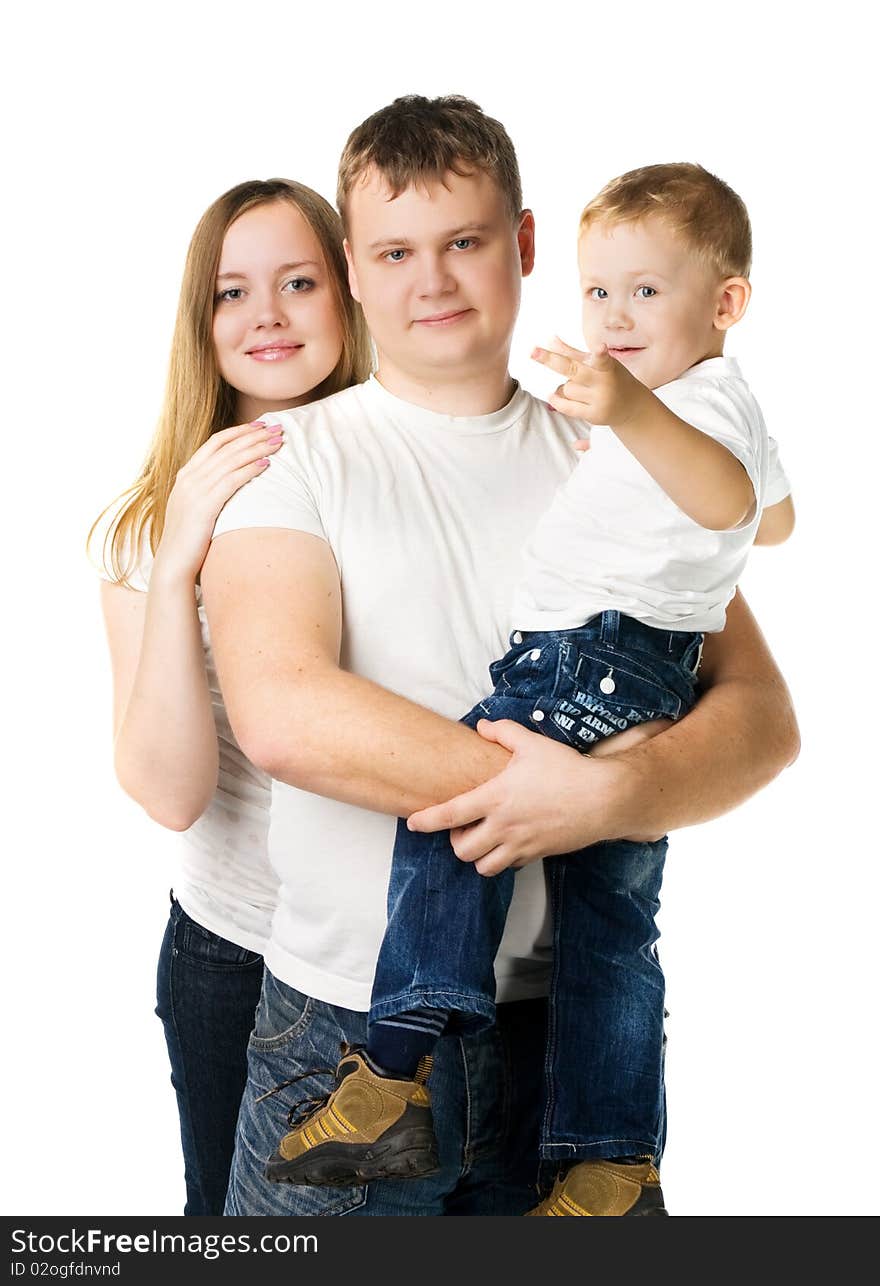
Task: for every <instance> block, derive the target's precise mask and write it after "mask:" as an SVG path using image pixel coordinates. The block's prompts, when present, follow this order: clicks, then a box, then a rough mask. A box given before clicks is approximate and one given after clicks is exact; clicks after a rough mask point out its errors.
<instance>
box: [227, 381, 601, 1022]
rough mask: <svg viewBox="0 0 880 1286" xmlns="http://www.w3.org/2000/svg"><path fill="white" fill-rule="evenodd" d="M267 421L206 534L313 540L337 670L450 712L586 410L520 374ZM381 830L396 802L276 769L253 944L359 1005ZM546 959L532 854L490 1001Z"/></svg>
mask: <svg viewBox="0 0 880 1286" xmlns="http://www.w3.org/2000/svg"><path fill="white" fill-rule="evenodd" d="M263 418H264V419H265V420H267V422H278V423H280V424H282V425H283V426H284V430H285V440H284V444H283V446H282V447H281V448H280V450H279V451H278V452H276V454H275V455H273V456H272V457H271V464H270V466H269V468H268V469H267V470H266V471H265V473H264V474H262V475H261V476H260V477H259V478H256V479H254V481H253V482H250V483H249V484H248V485H247V486H245V487H243V488H242V489H241V490H240V491H239V492H237V494H236V495H235V496H233V497H232V499H231V500H230V501H229V503H228V504H227V505H226V507H225V509H224V510H223V512H222V513H221V515H220V518H219V520H218V522H217V526H216V529H215V538H216V537H219V536H221V535H222V534H223V533H225V532H230V531H234V530H237V529H241V528H253V527H276V528H279V527H280V528H288V529H292V530H296V531H303V532H308V533H310V534H312V535H314V536H317V537H319V538H320V539H322V540H326V541H327V542H328V543H329V545H330V548H331V550H332V552H333V555H334V558H335V560H336V563H337V566H338V568H339V575H340V579H341V584H342V596H343V633H342V652H341V664H342V667H343V668H344V669H346V670H349V671H351V672H353V673H356V674H360V675H363V676H364V677H365V678H368V679H371V680H373V681H374V682H376V683H379V684H381V685H382V686H383V687H386V688H389V689H391V690H392V691H394V692H397V693H399V694H400V695H402V696H404V697H407V698H409V699H410V700H411V701H414V702H416V703H418V704H420V705H423V706H427V707H429V708H431V709H433V710H435V711H437V712H438V713H440V714H442V715H445V716H447V717H449V718H451V719H457V718H460V717H461V716H462V715H463V714H464V713H465V712H466V711H467V710H469V709H470V708H471V707H472V706H473V705H474V704H475V703H476V702H477V701H478V700H479V699H480V698H481V697H482V696H484V695H485V693H486V692H487V691H488V690H490V684H489V679H488V673H487V669H488V666H489V663H490V662H491V661H493V660H494V659H495V658H496V657H498V656H501V655H502V654H503V653H504V652H505V651H506V650H507V646H508V644H507V634H508V631H509V628H510V620H509V616H510V602H511V599H512V595H513V590H514V586H515V583H516V580H517V577H518V575H519V571H520V557H521V553H522V548H523V545H524V543H525V541H526V540H527V538H528V537H529V535H530V534H531V532H532V530H533V529H534V527H535V524H536V523H537V521H538V519H539V518H540V516H541V515H542V514H543V512H544V511H545V510H546V508H547V506H548V504H549V503H550V501H551V499H552V497H553V494H554V492H555V491H556V489H557V488H558V487H559V485H560V483H562V482H563V481H564V480H565V479H566V478H567V477H568V475H569V473H570V472H571V469H572V465H573V460H574V453H573V450H572V443H573V441H574V440H575V439H576V438H578V437H580V436H582V434H583V431H584V427H583V425H582V424H579V423H577V422H576V421H572V420H570V419H567V418H566V417H565V416H563V415H560V414H558V413H557V412H555V411H553V410H551V409H550V408H549V407H548V406H547V405H546V404H545V403H542V402H539V401H538V400H537V399H536V398H534V397H532V396H531V395H530V394H528V393H526V392H524V391H523V390H522V389H517V390H516V392H515V393H514V395H513V397H512V399H511V401H510V402H509V403H508V404H507V406H505V407H503V408H502V409H501V410H500V411H496V412H494V413H493V414H491V415H483V416H476V417H461V416H448V415H442V414H438V413H437V412H434V411H429V410H424V409H422V408H420V407H416V406H412V405H410V404H409V403H407V402H403V401H401V400H399V399H398V398H396V397H394V396H393V395H392V394H390V393H389V392H388V391H387V390H386V389H385V388H383V387H382V385H381V384H380V383H379V382H378V381H377V380H376V379H375V378H373V379H370V380H368V381H367V383H365V384H361V385H359V386H357V387H355V388H352V389H347V390H346V391H345V392H343V393H338V394H336V395H335V396H334V397H331V398H327V399H325V400H324V401H321V402H316V403H314V404H312V405H310V406H307V407H302V408H299V409H298V410H296V411H289V412H283V413H281V414H278V415H269V416H264V417H263ZM292 606H294V605H292ZM323 717H324V718H325V719H326V720H327V724H328V730H329V732H330V735H333V736H337V737H340V738H343V737H344V738H348V739H352V740H356V739H357V737H358V728H357V726H356V725H352V724H351V723H342V722H341V721H340V722H338V723H337V725H336V726H334V718H335V715H334V711H333V710H332V709H328V710H327V711H326V712H325V714H324V716H323ZM296 734H297V730H296V727H295V726H294V727H291V729H290V735H291V737H294V738H295V737H296ZM394 833H395V819H394V818H393V817H389V816H386V815H384V814H380V813H373V812H369V811H367V810H365V809H362V808H356V807H354V806H353V805H351V804H344V803H339V802H338V801H336V800H332V799H327V798H324V797H323V796H319V795H312V794H309V793H308V792H305V791H301V790H297V789H295V788H294V787H291V786H288V785H285V784H283V783H280V782H276V783H274V786H273V796H272V812H271V824H270V831H269V856H270V860H271V862H272V865H273V866H274V868H275V870H276V872H277V874H278V876H279V879H280V891H279V906H278V911H277V912H276V915H275V919H274V921H273V925H272V936H271V939H270V942H269V945H268V946H267V948H266V951H265V957H266V963H267V964H268V966H269V968H270V969H271V970H272V972H273V973H274V974H275V975H276V976H277V977H279V978H280V979H281V980H282V981H283V982H286V983H288V984H289V985H290V986H292V987H295V988H296V989H297V990H299V991H302V992H304V993H306V994H307V995H310V996H315V997H317V998H318V999H320V1000H324V1001H327V1002H329V1003H331V1004H336V1005H341V1006H343V1007H345V1008H348V1009H354V1010H360V1011H363V1010H366V1009H368V1008H369V1004H370V991H371V987H372V982H373V975H374V972H375V966H376V959H377V956H378V952H379V946H380V944H381V941H382V935H383V933H384V930H385V921H386V907H385V902H386V893H387V888H388V877H389V872H390V868H391V853H392V849H393V845H394ZM548 966H549V934H548V933H547V926H546V895H545V887H544V873H543V864H542V863H540V862H535V863H532V864H531V865H530V866H527V867H526V868H524V869H523V870H522V871H520V872H519V873H518V874H517V879H516V889H515V893H514V897H513V902H512V905H511V909H510V913H509V915H508V919H507V927H506V931H505V934H504V939H503V942H502V944H501V948H500V951H499V954H498V958H497V960H496V976H497V979H498V998H499V999H500V1000H510V999H519V998H523V997H527V996H532V995H540V994H544V993H546V989H547V979H548Z"/></svg>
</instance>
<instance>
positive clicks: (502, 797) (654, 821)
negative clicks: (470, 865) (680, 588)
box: [410, 593, 799, 875]
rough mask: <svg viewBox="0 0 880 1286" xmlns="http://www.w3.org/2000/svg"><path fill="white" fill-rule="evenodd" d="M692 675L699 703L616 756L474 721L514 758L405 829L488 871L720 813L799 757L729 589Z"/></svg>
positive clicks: (774, 683)
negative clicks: (446, 842) (445, 834)
mask: <svg viewBox="0 0 880 1286" xmlns="http://www.w3.org/2000/svg"><path fill="white" fill-rule="evenodd" d="M700 678H701V682H702V685H703V689H704V691H703V695H702V696H701V697H700V700H699V701H698V702H697V704H696V705H695V706H694V708H693V709H692V710H691V712H690V713H689V714H687V715H686V716H685V717H684V718H683V719H681V720H680V721H679V722H678V723H676V724H673V725H671V726H669V727H668V730H667V731H664V732H662V733H661V734H660V735H658V736H654V737H652V738H650V739H649V740H642V741H641V742H639V743H638V744H637V745H636V746H635V747H634V748H632V749H628V750H626V751H624V752H623V753H620V754H614V753H612V750H613V747H614V744H615V741H617V740H618V738H614V737H612V738H609V740H608V741H607V742H603V743H601V745H602V747H603V749H604V750H605V751H606V753H605V754H604V755H603V756H602V757H599V756H597V755H593V756H589V755H579V754H577V752H576V751H575V752H574V754H575V757H574V758H572V757H571V756H570V754H569V750H568V747H564V746H560V745H559V744H558V743H557V742H554V741H551V740H550V739H549V738H547V737H541V736H540V735H538V734H535V733H530V732H527V731H526V730H525V729H524V728H520V727H519V726H518V725H517V724H515V723H510V722H509V721H508V720H503V721H501V722H499V723H489V722H485V723H481V724H480V725H479V727H480V731H481V733H482V735H484V736H490V737H492V738H493V739H495V740H497V741H498V742H500V744H502V745H504V746H506V747H507V748H508V749H509V750H511V751H512V752H513V758H512V759H511V761H510V763H509V765H508V766H507V767H506V768H505V770H504V771H503V772H502V773H501V774H500V775H499V776H497V777H495V778H493V779H492V780H491V781H489V782H487V783H486V784H485V785H484V786H481V787H478V788H477V790H474V791H471V792H469V793H468V794H467V795H463V796H460V797H459V798H457V799H452V800H450V801H448V802H447V803H445V804H440V805H438V806H437V807H436V808H429V809H425V810H423V811H422V812H420V813H418V814H417V815H416V816H414V817H411V818H410V827H411V829H413V830H419V831H436V830H445V829H447V828H449V829H452V830H453V837H452V838H453V847H454V848H455V851H456V853H457V854H458V856H459V857H460V858H462V860H464V861H471V862H476V865H477V870H478V871H480V873H481V874H483V875H494V874H497V872H498V871H500V870H503V869H504V868H505V867H506V866H525V865H526V864H527V863H528V862H531V861H534V860H535V859H536V858H539V857H546V856H549V855H550V854H553V853H566V852H570V851H573V850H574V849H577V848H581V847H583V846H585V845H587V844H592V843H595V842H597V841H599V840H602V839H618V838H629V839H644V840H649V839H656V838H657V837H658V836H660V835H662V834H664V832H666V831H668V830H675V829H678V828H681V827H684V826H694V825H696V824H698V823H700V822H706V821H710V820H711V819H712V818H714V817H719V816H720V815H721V814H722V813H726V812H728V811H729V810H730V809H732V808H736V807H737V806H738V805H739V804H742V803H744V801H745V800H746V799H748V798H749V797H750V796H751V795H753V794H754V793H755V792H756V791H758V790H760V789H761V787H762V786H766V785H767V783H768V782H770V781H772V779H773V778H774V777H775V776H776V775H777V774H778V773H779V772H781V771H782V769H783V768H785V767H786V766H787V765H788V764H790V763H791V762H792V761H793V760H794V758H795V757H796V755H797V753H798V749H799V737H798V729H797V723H796V720H795V716H794V710H793V708H792V704H791V698H790V696H789V693H788V689H787V687H786V685H785V680H784V679H783V677H782V675H781V674H780V672H779V670H778V668H777V666H776V664H775V662H774V660H773V657H772V655H771V653H770V650H769V648H768V647H767V644H766V642H765V641H764V638H763V636H762V635H761V632H760V630H759V629H758V626H757V624H756V622H755V618H754V617H753V616H752V614H751V612H750V611H749V609H748V607H747V605H746V603H745V600H744V599H743V598H742V596H741V595H740V594H739V593H737V595H736V596H735V597H734V598H733V600H732V601H731V602H730V604H729V605H728V609H727V623H726V625H725V628H724V630H723V631H722V632H721V633H719V634H710V635H707V636H706V643H705V647H704V650H703V664H702V667H701V671H700ZM633 731H634V732H638V729H634V730H633ZM629 736H630V734H629V733H623V734H622V735H621V737H620V739H619V740H620V742H621V743H622V742H623V739H624V738H626V737H629Z"/></svg>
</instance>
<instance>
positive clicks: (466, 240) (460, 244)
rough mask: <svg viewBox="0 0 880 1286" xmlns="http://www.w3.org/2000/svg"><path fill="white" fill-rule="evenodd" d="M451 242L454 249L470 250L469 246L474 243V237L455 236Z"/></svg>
mask: <svg viewBox="0 0 880 1286" xmlns="http://www.w3.org/2000/svg"><path fill="white" fill-rule="evenodd" d="M452 244H453V246H454V247H455V249H456V250H470V248H471V246H472V245H474V244H475V239H474V238H473V237H457V238H456V239H455V241H453V243H452Z"/></svg>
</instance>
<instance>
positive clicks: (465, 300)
mask: <svg viewBox="0 0 880 1286" xmlns="http://www.w3.org/2000/svg"><path fill="white" fill-rule="evenodd" d="M348 223H349V234H348V240H347V241H346V253H347V255H348V260H349V269H350V273H349V279H350V282H351V289H352V294H353V295H354V297H355V298H356V299H358V300H360V302H361V304H362V305H363V309H364V313H365V315H366V319H367V325H368V326H369V328H370V331H371V333H372V336H373V339H374V341H375V344H376V348H377V349H378V352H379V367H380V371H381V370H382V367H383V365H384V366H385V367H386V368H387V367H388V366H391V367H393V368H395V369H396V370H397V371H398V372H400V373H401V374H403V375H405V376H407V377H409V378H411V379H416V380H420V381H424V382H427V383H437V382H443V383H446V382H448V381H449V380H450V379H459V380H460V379H468V378H471V379H472V378H474V377H475V376H479V375H480V374H481V373H484V372H486V371H494V370H497V367H498V366H499V364H500V365H501V368H502V369H503V370H506V366H507V357H508V353H509V349H510V340H511V335H512V334H513V326H514V322H515V321H516V315H517V312H518V311H519V301H520V284H521V279H522V277H523V276H524V275H526V274H527V273H529V272H531V269H532V262H533V258H534V221H533V219H532V216H531V214H530V213H529V212H528V211H526V212H525V214H523V215H522V216H521V218H520V220H519V221H518V222H517V223H516V224H514V222H513V221H512V220H511V217H510V214H509V212H508V210H507V209H506V208H505V204H504V199H503V197H502V194H501V191H500V189H499V188H498V186H497V184H496V183H495V181H494V180H493V179H491V178H490V177H489V176H488V175H486V174H483V173H481V172H479V171H478V172H475V173H472V174H469V175H467V176H462V175H459V174H453V173H448V174H447V175H446V176H445V178H444V181H443V182H442V183H441V182H439V181H435V182H430V183H428V184H427V185H426V186H419V187H409V188H406V189H405V190H404V191H403V192H401V193H400V194H399V195H398V196H396V197H392V196H391V192H390V190H389V188H388V186H387V184H386V183H385V181H384V179H383V178H382V176H381V175H380V174H379V173H378V172H377V171H375V170H368V171H367V172H366V174H365V175H364V178H363V180H362V181H361V182H360V183H359V184H358V185H357V186H356V187H355V188H354V190H353V191H352V193H351V195H350V197H349V201H348Z"/></svg>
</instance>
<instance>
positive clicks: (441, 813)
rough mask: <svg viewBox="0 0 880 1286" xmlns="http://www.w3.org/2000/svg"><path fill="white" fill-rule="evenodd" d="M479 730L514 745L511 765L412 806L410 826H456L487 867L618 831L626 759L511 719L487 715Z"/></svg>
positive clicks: (460, 844)
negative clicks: (577, 746)
mask: <svg viewBox="0 0 880 1286" xmlns="http://www.w3.org/2000/svg"><path fill="white" fill-rule="evenodd" d="M477 732H479V734H480V736H481V737H484V738H485V739H486V740H487V741H494V742H497V743H498V744H499V745H501V746H504V748H505V749H506V750H509V751H511V752H512V755H513V758H512V759H511V760H510V762H509V763H508V765H507V767H506V768H505V769H503V771H502V772H500V773H499V774H498V776H497V777H492V778H491V780H489V781H487V782H485V783H484V784H483V785H482V786H477V788H476V789H475V790H469V791H467V793H466V794H463V795H458V796H456V798H455V799H450V800H449V801H448V802H447V803H445V804H436V805H435V806H434V807H432V808H423V809H422V810H421V811H420V812H418V813H413V815H412V816H411V817H410V819H409V823H408V825H409V829H410V830H412V831H442V830H450V831H451V832H452V836H451V838H452V847H453V849H454V850H455V853H456V855H457V856H458V857H459V858H460V859H461V860H462V861H463V862H473V863H474V864H475V865H476V868H477V870H478V871H479V872H480V874H481V875H497V874H498V873H499V871H503V870H505V868H506V867H508V866H513V867H520V866H527V865H528V863H529V862H534V861H536V860H537V859H538V858H541V857H548V856H550V855H551V854H553V853H570V852H573V851H574V850H575V849H579V848H584V847H585V846H586V845H588V844H594V843H598V841H599V840H602V839H605V838H607V836H608V835H609V834H610V833H613V830H614V825H613V822H612V821H611V817H612V815H613V813H614V809H615V807H616V805H617V804H618V802H619V800H620V798H621V797H622V795H624V794H625V790H622V789H621V788H622V786H623V785H624V783H625V778H626V774H627V769H626V766H625V761H624V760H623V759H616V758H615V757H613V756H611V755H609V756H608V757H607V758H597V759H595V760H593V759H591V758H590V757H589V756H586V755H581V754H579V753H578V752H577V751H576V750H574V749H572V748H571V747H570V746H562V745H560V744H559V742H557V741H551V739H550V738H549V737H543V736H541V735H540V733H536V732H529V731H528V729H527V728H522V727H520V725H519V724H518V723H513V722H512V721H511V720H510V719H501V720H499V721H498V722H497V723H492V722H490V721H489V720H488V719H481V720H480V722H479V724H478V725H477ZM624 735H625V734H624ZM586 816H589V817H590V822H589V823H588V824H587V826H589V827H590V829H587V826H585V817H586Z"/></svg>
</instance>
